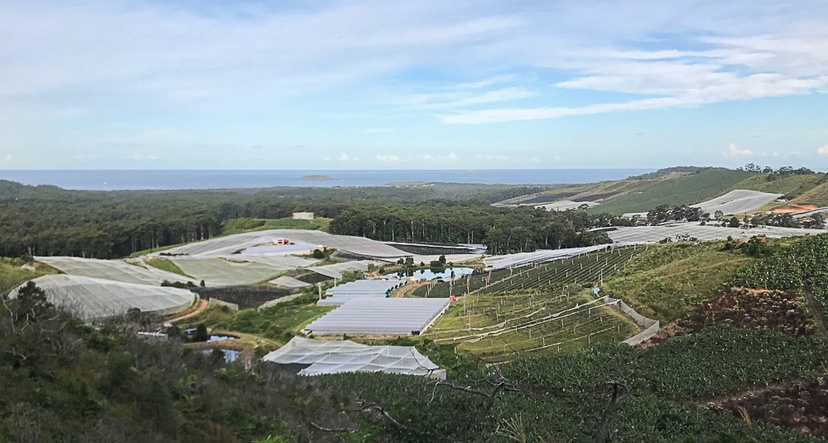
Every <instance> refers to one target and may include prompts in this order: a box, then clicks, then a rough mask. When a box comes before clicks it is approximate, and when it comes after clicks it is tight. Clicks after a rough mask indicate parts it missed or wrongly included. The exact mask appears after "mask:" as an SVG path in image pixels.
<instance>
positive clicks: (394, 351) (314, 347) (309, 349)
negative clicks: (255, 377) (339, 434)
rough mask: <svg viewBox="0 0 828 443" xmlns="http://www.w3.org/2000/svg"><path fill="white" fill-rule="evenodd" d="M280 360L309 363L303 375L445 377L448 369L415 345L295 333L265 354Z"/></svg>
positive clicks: (268, 357)
mask: <svg viewBox="0 0 828 443" xmlns="http://www.w3.org/2000/svg"><path fill="white" fill-rule="evenodd" d="M263 360H264V361H268V362H272V363H278V364H298V365H308V367H306V368H304V369H302V370H301V371H300V372H299V374H300V375H321V374H339V373H343V372H385V373H391V374H405V375H420V376H429V377H433V378H439V379H445V378H446V371H445V369H440V367H439V366H437V365H435V364H434V363H432V362H431V361H430V360H429V359H428V358H426V357H425V356H423V355H422V354H420V353H419V352H418V351H417V349H416V348H414V347H413V346H368V345H363V344H359V343H354V342H352V341H350V340H341V341H340V340H337V341H321V340H311V339H307V338H301V337H294V338H293V339H292V340H291V341H289V342H288V343H287V344H286V345H285V346H283V347H281V348H279V349H278V350H276V351H273V352H271V353H269V354H267V355H265V356H264V358H263Z"/></svg>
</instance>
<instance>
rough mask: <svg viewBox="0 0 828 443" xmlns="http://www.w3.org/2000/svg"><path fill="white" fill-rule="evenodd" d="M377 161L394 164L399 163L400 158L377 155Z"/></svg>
mask: <svg viewBox="0 0 828 443" xmlns="http://www.w3.org/2000/svg"><path fill="white" fill-rule="evenodd" d="M377 161H378V162H380V163H396V162H398V161H400V157H399V156H396V155H383V154H377Z"/></svg>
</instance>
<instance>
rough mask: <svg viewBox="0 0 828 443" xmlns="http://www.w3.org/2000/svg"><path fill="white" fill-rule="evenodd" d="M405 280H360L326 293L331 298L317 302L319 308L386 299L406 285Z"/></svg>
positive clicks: (331, 289)
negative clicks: (390, 293) (398, 288)
mask: <svg viewBox="0 0 828 443" xmlns="http://www.w3.org/2000/svg"><path fill="white" fill-rule="evenodd" d="M405 283H406V282H405V281H404V280H397V279H389V280H358V281H355V282H350V283H345V284H342V285H339V286H336V287H333V288H330V289H328V290H327V291H325V293H326V294H328V295H329V297H327V298H324V299H322V300H319V301H318V302H316V304H317V305H319V306H332V305H343V304H345V303H347V302H350V301H351V300H365V299H369V298H373V299H377V298H385V297H387V296H388V293H389V291H391V290H392V289H394V288H397V287H400V286H402V285H404V284H405Z"/></svg>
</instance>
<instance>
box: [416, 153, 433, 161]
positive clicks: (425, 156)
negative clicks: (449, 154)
mask: <svg viewBox="0 0 828 443" xmlns="http://www.w3.org/2000/svg"><path fill="white" fill-rule="evenodd" d="M418 157H419V158H420V159H421V160H423V161H430V160H431V159H432V158H434V157H432V156H431V154H420V155H419V156H418Z"/></svg>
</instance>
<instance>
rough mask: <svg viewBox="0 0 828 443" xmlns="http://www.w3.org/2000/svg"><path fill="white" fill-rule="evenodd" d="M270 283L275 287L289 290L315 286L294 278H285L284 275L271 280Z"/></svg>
mask: <svg viewBox="0 0 828 443" xmlns="http://www.w3.org/2000/svg"><path fill="white" fill-rule="evenodd" d="M268 283H270V284H271V285H273V286H279V287H281V288H287V289H296V288H307V287H310V286H313V285H312V284H310V283H305V282H303V281H302V280H297V279H295V278H293V277H288V276H285V275H283V276H281V277H279V278H276V279H273V280H270V281H269V282H268Z"/></svg>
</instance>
